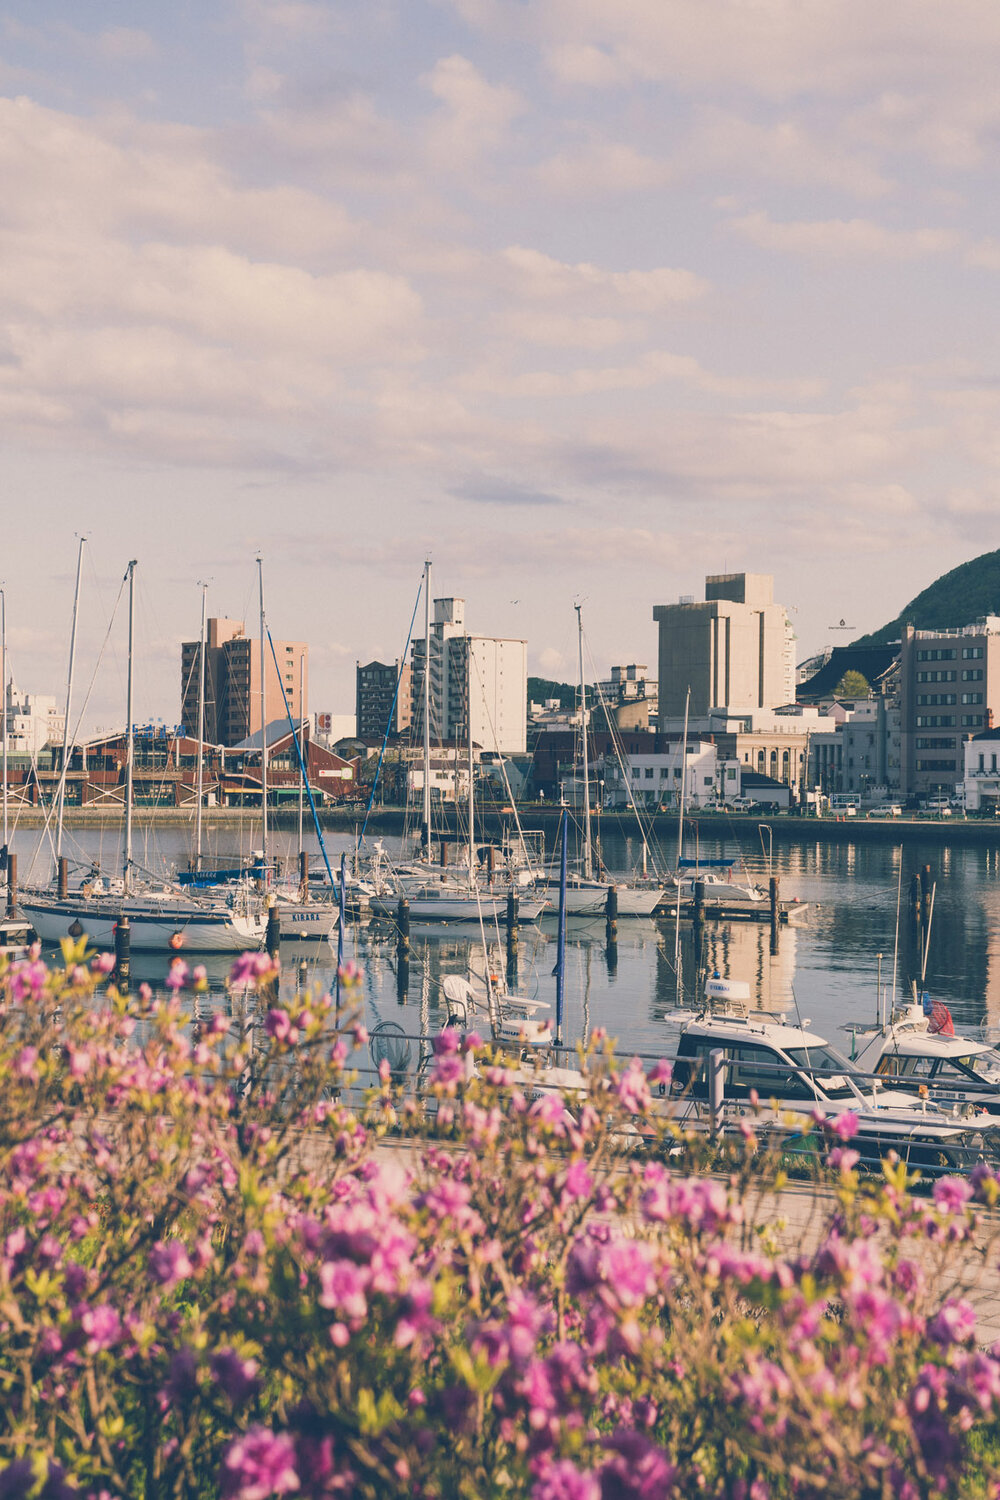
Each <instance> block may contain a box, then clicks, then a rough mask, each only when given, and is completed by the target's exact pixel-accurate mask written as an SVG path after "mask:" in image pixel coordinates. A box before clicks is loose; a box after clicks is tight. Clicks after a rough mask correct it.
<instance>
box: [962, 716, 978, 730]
mask: <svg viewBox="0 0 1000 1500" xmlns="http://www.w3.org/2000/svg"><path fill="white" fill-rule="evenodd" d="M982 727H983V716H982V714H963V715H962V728H963V729H982Z"/></svg>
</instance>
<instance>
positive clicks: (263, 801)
mask: <svg viewBox="0 0 1000 1500" xmlns="http://www.w3.org/2000/svg"><path fill="white" fill-rule="evenodd" d="M257 583H258V592H259V594H260V820H261V838H260V843H261V864H262V865H263V882H264V888H265V890H266V889H267V887H268V885H269V884H270V881H269V879H268V871H267V695H266V693H265V682H266V678H265V671H266V665H267V658H266V656H265V655H264V641H265V639H266V634H267V631H266V626H265V620H264V561H263V559H262V558H260V557H258V559H257Z"/></svg>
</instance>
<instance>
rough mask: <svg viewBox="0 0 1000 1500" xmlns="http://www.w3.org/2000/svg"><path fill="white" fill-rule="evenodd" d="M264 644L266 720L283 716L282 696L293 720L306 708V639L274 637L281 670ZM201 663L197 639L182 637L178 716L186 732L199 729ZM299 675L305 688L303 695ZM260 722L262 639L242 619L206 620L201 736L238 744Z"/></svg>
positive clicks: (307, 665) (307, 687)
mask: <svg viewBox="0 0 1000 1500" xmlns="http://www.w3.org/2000/svg"><path fill="white" fill-rule="evenodd" d="M264 649H265V652H266V659H265V671H264V693H265V709H264V716H265V719H266V720H267V722H268V723H269V724H270V723H272V722H273V721H274V720H275V719H285V718H286V709H285V698H286V697H287V700H288V709H289V710H290V712H291V715H292V717H293V719H297V718H299V717H300V716H301V715H302V714H304V713H305V712H306V711H307V705H308V701H309V680H308V679H309V647H308V646H307V645H306V643H305V642H304V641H275V642H274V652H275V655H276V656H277V658H278V667H279V670H276V669H275V664H274V658H273V657H272V655H271V646H270V642H268V643H267V644H266V645H265V648H264ZM200 662H201V642H200V641H185V642H184V643H183V644H182V646H181V719H182V721H183V725H184V729H185V731H186V732H187V733H188V734H189V735H194V734H196V733H197V730H198V687H199V675H200ZM300 663H301V664H302V667H303V668H304V671H303V670H302V669H301V668H300ZM300 676H301V678H302V685H303V687H304V692H302V693H301V694H300ZM282 688H284V694H283V693H282ZM260 727H261V712H260V642H259V641H257V640H252V639H251V638H250V637H249V636H247V634H246V633H245V628H244V625H243V621H242V620H223V619H212V620H209V621H208V622H207V628H206V632H205V739H206V741H207V742H208V743H209V744H215V745H238V744H239V743H240V742H241V740H245V739H246V738H247V736H248V735H251V734H255V733H256V732H257V731H258V730H259V729H260Z"/></svg>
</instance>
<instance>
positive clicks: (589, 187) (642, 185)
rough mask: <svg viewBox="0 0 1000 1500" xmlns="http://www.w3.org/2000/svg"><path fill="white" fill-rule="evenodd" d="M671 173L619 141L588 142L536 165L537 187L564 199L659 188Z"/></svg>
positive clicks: (658, 163) (668, 166) (613, 194)
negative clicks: (538, 185)
mask: <svg viewBox="0 0 1000 1500" xmlns="http://www.w3.org/2000/svg"><path fill="white" fill-rule="evenodd" d="M674 175H675V173H674V168H673V167H672V166H671V164H670V163H668V162H664V161H658V160H657V159H656V158H655V157H653V156H649V155H647V154H645V153H644V152H641V151H639V150H637V149H636V148H635V147H634V146H631V145H628V144H627V143H625V142H623V141H617V142H616V141H590V142H587V143H586V144H584V145H578V146H571V147H569V148H567V149H566V150H563V151H557V152H556V153H555V154H554V155H553V156H548V157H546V158H545V159H544V160H543V161H542V162H540V163H539V165H538V167H537V168H536V176H537V179H538V182H539V184H540V185H541V187H542V188H543V189H544V190H545V191H546V192H550V193H556V194H558V195H559V196H560V197H565V198H607V197H619V196H621V195H623V194H628V193H641V192H645V191H648V190H649V189H651V188H657V187H663V186H665V184H667V183H668V182H669V181H670V180H671V178H672V177H673V176H674Z"/></svg>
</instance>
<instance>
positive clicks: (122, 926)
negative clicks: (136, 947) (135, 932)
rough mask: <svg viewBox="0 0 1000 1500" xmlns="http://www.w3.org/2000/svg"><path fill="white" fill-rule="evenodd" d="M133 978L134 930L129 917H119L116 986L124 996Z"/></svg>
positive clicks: (116, 947) (116, 940)
mask: <svg viewBox="0 0 1000 1500" xmlns="http://www.w3.org/2000/svg"><path fill="white" fill-rule="evenodd" d="M131 978H132V929H131V927H130V926H129V920H128V917H119V918H118V921H117V922H116V923H115V984H116V985H117V987H118V989H119V991H120V992H121V993H122V994H123V995H127V994H128V989H129V983H130V981H131Z"/></svg>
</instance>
